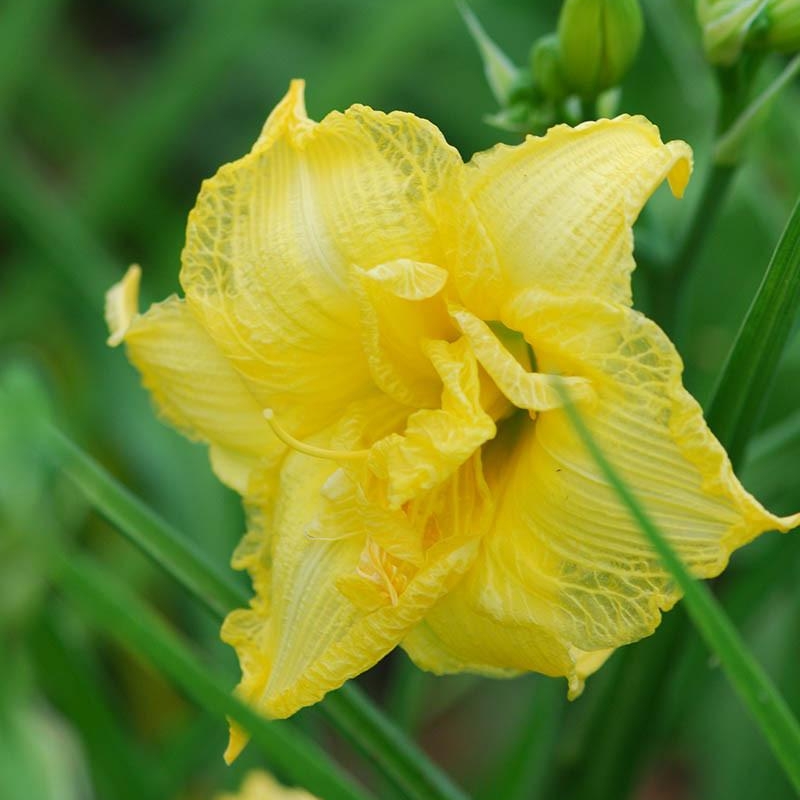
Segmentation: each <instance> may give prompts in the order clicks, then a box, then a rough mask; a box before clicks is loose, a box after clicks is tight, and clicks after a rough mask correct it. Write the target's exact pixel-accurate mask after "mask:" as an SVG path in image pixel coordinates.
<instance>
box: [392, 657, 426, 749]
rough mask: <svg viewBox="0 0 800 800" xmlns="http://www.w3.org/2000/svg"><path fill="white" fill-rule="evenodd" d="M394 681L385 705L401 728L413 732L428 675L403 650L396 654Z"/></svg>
mask: <svg viewBox="0 0 800 800" xmlns="http://www.w3.org/2000/svg"><path fill="white" fill-rule="evenodd" d="M394 657H395V660H394V664H393V669H392V681H391V685H390V687H389V695H388V697H387V700H386V703H385V706H386V710H387V712H388V714H389V717H390V718H391V719H392V720H393V721H394V723H395V725H397V726H398V727H399V728H400V730H403V731H405V732H406V733H409V734H413V732H414V731H415V730H416V728H417V725H418V724H419V717H420V711H421V710H422V704H423V703H424V701H425V696H426V694H427V692H426V689H427V688H428V675H427V674H426V673H425V672H423V671H422V670H421V669H418V668H417V667H416V666H415V665H414V663H413V662H412V661H411V659H410V658H409V657H408V656H407V655H406V654H405V653H403V652H402V651H398V652H396V653H395V654H394Z"/></svg>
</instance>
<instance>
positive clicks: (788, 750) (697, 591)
mask: <svg viewBox="0 0 800 800" xmlns="http://www.w3.org/2000/svg"><path fill="white" fill-rule="evenodd" d="M562 395H563V396H564V399H565V400H566V403H565V410H566V412H567V415H568V416H569V419H570V421H571V423H572V425H573V426H574V428H575V430H576V431H577V433H578V435H579V436H580V438H581V440H582V441H583V443H584V445H585V447H586V449H587V450H588V451H589V453H590V454H591V456H592V458H593V459H594V460H595V463H596V464H597V466H598V467H599V468H600V470H601V471H602V473H603V475H604V476H605V478H606V480H607V481H608V483H609V484H610V485H611V486H612V488H613V489H614V491H615V492H616V493H617V496H618V497H619V499H620V500H621V501H622V503H623V504H624V505H625V506H626V507H627V509H628V511H629V512H630V514H631V517H633V519H634V520H635V521H636V523H637V525H638V526H639V528H640V530H641V531H642V533H643V534H644V535H645V536H646V538H647V540H648V541H649V543H650V544H651V545H652V547H653V549H654V550H655V551H656V553H658V555H659V557H660V558H661V560H662V562H663V563H664V566H665V567H666V568H667V570H668V571H669V573H670V574H671V575H672V577H673V578H674V579H675V581H676V583H677V584H678V586H679V587H680V589H681V591H682V592H683V595H684V608H685V609H686V611H687V613H688V614H689V616H690V618H691V619H692V622H693V623H694V625H695V627H696V628H697V630H698V632H699V633H700V635H701V636H702V637H703V639H704V640H705V642H706V644H707V645H708V647H709V649H710V650H711V651H712V652H713V653H714V654H715V655H716V656H717V658H719V661H720V664H721V665H722V667H723V668H724V669H725V671H726V673H727V675H728V678H729V679H730V681H731V683H732V685H733V687H734V689H736V691H737V693H738V694H739V697H740V698H741V699H742V701H743V702H744V703H745V705H746V706H747V707H748V709H749V710H750V713H751V714H752V715H753V717H754V719H755V720H756V722H757V723H758V725H759V727H760V729H761V731H762V733H763V734H764V737H765V738H766V740H767V741H768V743H769V744H770V747H771V748H772V752H773V753H774V755H775V757H776V758H777V760H778V761H779V762H780V764H781V766H782V767H783V769H784V771H785V773H786V775H787V777H789V779H790V780H791V781H792V784H793V786H794V787H795V789H796V790H797V791H798V792H800V724H798V722H797V720H796V719H795V718H794V716H793V715H792V713H791V711H790V710H789V707H788V706H787V704H786V702H785V701H784V699H783V697H782V696H781V695H780V693H779V692H778V690H777V688H776V687H775V685H774V684H773V682H772V681H771V680H770V678H769V676H768V675H767V674H766V673H765V672H764V670H763V669H762V668H761V666H760V665H759V664H758V663H757V662H756V661H755V659H754V658H753V657H752V655H751V654H750V653H749V652H748V650H747V648H746V646H745V644H744V643H743V642H742V640H741V637H740V636H739V634H738V632H737V631H736V629H735V628H734V627H733V625H732V624H731V622H730V620H729V619H728V617H727V615H726V614H725V612H724V610H723V609H722V607H721V606H720V605H719V602H718V601H717V600H716V598H715V597H714V596H713V595H712V594H711V592H710V591H709V589H708V587H707V586H706V584H704V583H700V582H699V581H696V580H695V579H694V578H693V577H692V576H691V574H690V573H689V571H688V570H687V568H686V566H685V565H684V564H683V562H682V561H681V559H680V558H679V557H678V555H677V553H675V551H674V550H673V549H672V545H670V543H669V542H668V541H667V539H666V537H665V536H664V534H663V533H662V532H661V531H660V530H659V528H658V527H657V526H656V525H655V523H654V522H653V521H652V520H651V519H650V516H649V515H648V513H647V511H646V510H645V508H644V506H642V504H641V503H640V502H639V500H638V499H637V498H636V497H635V496H634V494H633V492H632V491H631V490H630V489H629V488H628V486H627V484H625V482H624V481H623V480H622V479H621V478H620V476H619V475H618V474H617V472H616V470H615V469H614V467H613V466H612V465H611V463H610V462H609V461H608V459H607V458H606V456H605V454H604V453H603V452H602V450H601V449H600V447H599V446H598V444H597V442H596V441H595V440H594V437H593V436H592V434H591V433H590V431H589V429H588V428H587V427H586V424H585V422H584V421H583V419H582V417H581V416H580V414H579V413H578V410H577V409H576V408H575V406H574V405H573V404H572V403H571V402H569V398H568V397H567V396H566V394H565V393H564V392H563V390H562Z"/></svg>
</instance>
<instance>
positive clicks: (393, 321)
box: [353, 258, 457, 408]
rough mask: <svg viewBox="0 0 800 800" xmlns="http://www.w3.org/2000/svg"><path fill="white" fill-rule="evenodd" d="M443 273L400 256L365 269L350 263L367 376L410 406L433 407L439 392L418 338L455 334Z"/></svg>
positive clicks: (434, 376) (431, 265) (437, 380)
mask: <svg viewBox="0 0 800 800" xmlns="http://www.w3.org/2000/svg"><path fill="white" fill-rule="evenodd" d="M447 277H448V274H447V272H446V271H445V270H444V269H442V268H441V267H437V266H435V265H434V264H425V263H420V262H418V261H411V260H409V259H406V258H402V259H397V260H396V261H391V262H388V263H386V264H378V265H377V266H375V267H372V269H368V270H364V269H361V268H360V267H353V281H354V285H355V288H356V292H357V294H358V296H359V305H360V309H361V325H362V336H363V344H364V350H365V351H366V354H367V360H368V363H369V368H370V372H371V374H372V378H373V380H374V381H375V383H376V384H377V386H379V387H380V388H381V389H382V390H383V391H384V392H386V394H388V395H389V396H390V397H392V398H394V399H395V400H396V401H397V402H399V403H404V404H406V405H408V406H411V407H414V408H430V407H434V406H436V405H438V403H439V398H440V397H441V393H442V381H441V379H440V378H439V375H438V373H437V372H436V370H435V369H434V366H433V364H432V363H431V360H430V358H429V357H428V356H427V354H426V353H425V351H424V349H423V342H424V341H426V340H428V339H448V338H455V336H456V334H457V332H456V330H455V328H454V326H453V324H452V322H451V321H450V318H449V317H448V315H447V311H446V309H445V300H444V298H443V297H442V295H441V294H440V293H441V291H442V289H443V288H444V286H445V284H446V283H447Z"/></svg>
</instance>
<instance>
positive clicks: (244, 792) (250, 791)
mask: <svg viewBox="0 0 800 800" xmlns="http://www.w3.org/2000/svg"><path fill="white" fill-rule="evenodd" d="M216 800H317V798H315V797H314V795H311V794H309V793H308V792H306V791H304V790H303V789H287V788H286V787H285V786H281V784H279V783H278V782H277V781H276V780H275V778H273V777H272V776H271V775H268V774H267V773H266V772H263V771H262V770H253V771H252V772H248V773H247V777H246V778H245V779H244V783H242V788H241V790H240V791H238V792H237V793H236V794H228V793H226V794H220V795H217V798H216Z"/></svg>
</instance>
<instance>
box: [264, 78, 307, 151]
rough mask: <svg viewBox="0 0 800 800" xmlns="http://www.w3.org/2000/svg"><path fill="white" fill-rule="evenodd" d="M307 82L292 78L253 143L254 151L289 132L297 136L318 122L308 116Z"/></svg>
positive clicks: (291, 135) (293, 136) (292, 136)
mask: <svg viewBox="0 0 800 800" xmlns="http://www.w3.org/2000/svg"><path fill="white" fill-rule="evenodd" d="M305 91H306V82H305V80H303V79H302V78H292V80H291V81H290V82H289V88H288V89H287V91H286V94H285V95H284V96H283V98H282V99H281V100H280V102H279V103H278V104H277V105H276V106H275V108H273V109H272V111H271V112H270V114H269V116H268V117H267V121H266V122H265V123H264V127H263V128H262V130H261V134H260V135H259V137H258V139H256V142H255V144H254V145H253V152H256V151H258V150H263V149H265V148H267V147H269V146H270V145H271V144H272V143H273V142H274V141H275V140H276V139H278V138H279V137H280V136H282V135H286V134H288V136H289V137H290V138H297V137H299V136H300V135H301V134H302V133H303V132H305V131H307V130H309V129H310V128H313V127H314V125H315V124H316V123H315V122H313V120H310V119H309V118H308V113H307V112H306V100H305Z"/></svg>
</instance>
